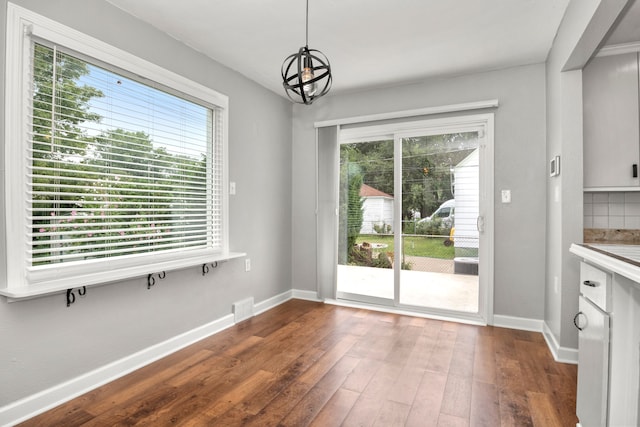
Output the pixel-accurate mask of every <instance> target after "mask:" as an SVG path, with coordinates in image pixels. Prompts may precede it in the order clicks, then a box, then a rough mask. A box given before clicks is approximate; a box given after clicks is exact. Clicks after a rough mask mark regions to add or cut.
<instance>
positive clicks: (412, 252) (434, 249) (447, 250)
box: [357, 234, 454, 259]
mask: <svg viewBox="0 0 640 427" xmlns="http://www.w3.org/2000/svg"><path fill="white" fill-rule="evenodd" d="M444 239H445V238H444V237H422V236H406V237H404V239H403V243H404V254H405V255H409V256H421V257H429V258H441V259H453V257H454V248H453V245H451V246H449V247H447V246H445V245H444V244H443V242H444ZM362 242H369V243H382V244H385V245H387V247H386V248H382V249H374V252H393V250H394V244H393V236H384V235H379V234H364V235H360V236H359V237H358V239H357V243H362Z"/></svg>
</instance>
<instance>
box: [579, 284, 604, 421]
mask: <svg viewBox="0 0 640 427" xmlns="http://www.w3.org/2000/svg"><path fill="white" fill-rule="evenodd" d="M579 307H580V312H581V314H579V315H578V316H577V317H576V323H577V324H578V325H579V326H580V327H581V328H582V330H581V331H580V332H579V334H578V393H577V396H576V398H577V402H576V413H577V415H578V419H579V420H580V424H581V425H582V427H603V426H606V425H607V401H608V379H609V316H608V315H607V314H606V313H604V312H602V311H600V310H599V309H598V308H597V307H596V306H595V305H593V304H592V303H591V302H590V301H589V300H587V299H586V298H585V297H583V296H580V303H579Z"/></svg>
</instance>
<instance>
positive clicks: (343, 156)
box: [338, 139, 395, 305]
mask: <svg viewBox="0 0 640 427" xmlns="http://www.w3.org/2000/svg"><path fill="white" fill-rule="evenodd" d="M393 150H394V140H393V139H383V140H379V141H375V140H374V141H362V142H357V143H347V144H341V145H340V168H339V171H340V172H339V173H340V178H339V200H338V293H339V296H340V297H342V298H345V299H353V300H359V301H365V302H372V303H378V304H385V305H393V304H394V300H395V290H394V276H393V268H392V267H393V262H394V257H395V250H394V228H393V225H394V223H395V218H394V213H395V209H394V204H395V200H394V197H393V194H394V188H393V187H394V159H393Z"/></svg>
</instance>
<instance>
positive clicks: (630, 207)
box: [624, 203, 640, 216]
mask: <svg viewBox="0 0 640 427" xmlns="http://www.w3.org/2000/svg"><path fill="white" fill-rule="evenodd" d="M624 214H625V216H627V215H628V216H640V203H625V204H624Z"/></svg>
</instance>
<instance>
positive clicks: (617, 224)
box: [607, 215, 624, 229]
mask: <svg viewBox="0 0 640 427" xmlns="http://www.w3.org/2000/svg"><path fill="white" fill-rule="evenodd" d="M607 228H616V229H618V228H624V217H623V216H611V215H609V227H607Z"/></svg>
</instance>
